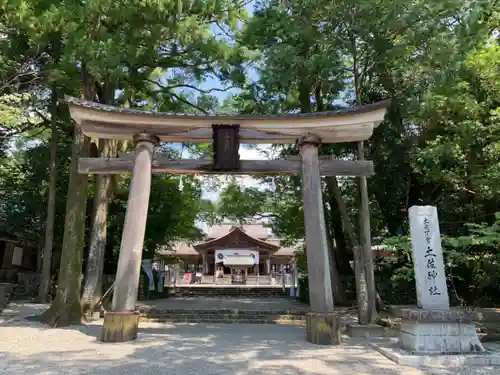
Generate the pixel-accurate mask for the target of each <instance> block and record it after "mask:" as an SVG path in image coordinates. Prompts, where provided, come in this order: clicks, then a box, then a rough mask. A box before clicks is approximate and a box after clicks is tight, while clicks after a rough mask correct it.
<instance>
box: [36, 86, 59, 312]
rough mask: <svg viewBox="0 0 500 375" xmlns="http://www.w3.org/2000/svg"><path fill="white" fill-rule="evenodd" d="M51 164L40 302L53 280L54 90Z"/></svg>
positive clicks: (52, 99) (53, 93)
mask: <svg viewBox="0 0 500 375" xmlns="http://www.w3.org/2000/svg"><path fill="white" fill-rule="evenodd" d="M50 132H51V134H50V162H49V199H48V202H47V218H46V223H45V244H44V249H43V255H42V273H41V277H40V285H39V287H38V302H40V303H45V302H48V298H49V292H50V281H51V280H52V275H51V274H52V272H51V265H52V246H53V243H54V220H55V216H56V181H57V168H56V151H57V92H56V90H55V89H52V94H51V98H50Z"/></svg>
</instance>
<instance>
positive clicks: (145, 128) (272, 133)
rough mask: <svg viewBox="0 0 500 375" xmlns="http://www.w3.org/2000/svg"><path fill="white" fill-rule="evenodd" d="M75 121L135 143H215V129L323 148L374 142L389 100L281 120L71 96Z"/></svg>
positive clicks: (95, 133) (91, 131) (247, 139)
mask: <svg viewBox="0 0 500 375" xmlns="http://www.w3.org/2000/svg"><path fill="white" fill-rule="evenodd" d="M66 101H67V103H68V105H69V109H70V112H71V116H72V117H73V119H74V120H75V121H76V123H77V124H78V126H80V127H81V129H82V131H83V132H84V133H85V134H86V135H88V136H91V137H98V138H105V139H132V137H133V136H134V134H137V133H140V132H147V133H150V134H154V135H157V136H158V137H159V138H160V140H162V141H164V142H199V143H200V142H201V143H210V142H212V125H222V124H238V125H240V134H239V136H240V140H241V143H294V142H295V141H296V139H297V138H299V137H301V136H305V135H308V134H310V133H314V134H316V135H318V136H320V137H321V139H322V141H323V142H324V143H335V142H352V141H361V140H366V139H368V138H370V137H371V135H372V133H373V129H374V128H375V127H377V126H378V125H379V124H380V122H382V120H383V119H384V116H385V113H386V110H387V108H388V106H389V104H390V101H389V100H386V101H381V102H377V103H372V104H367V105H362V106H357V107H350V108H342V109H338V110H335V111H327V112H313V113H296V114H279V115H227V114H223V115H192V114H179V113H165V112H156V111H149V110H140V109H130V108H119V107H114V106H109V105H104V104H100V103H95V102H91V101H86V100H81V99H76V98H72V97H67V98H66Z"/></svg>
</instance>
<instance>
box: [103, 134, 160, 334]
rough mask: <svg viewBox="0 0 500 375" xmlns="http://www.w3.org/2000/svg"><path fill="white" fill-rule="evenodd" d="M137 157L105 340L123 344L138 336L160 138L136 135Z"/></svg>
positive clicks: (104, 327)
mask: <svg viewBox="0 0 500 375" xmlns="http://www.w3.org/2000/svg"><path fill="white" fill-rule="evenodd" d="M134 143H135V155H134V166H133V170H132V180H131V182H130V189H129V196H128V202H127V209H126V213H125V223H124V225H123V233H122V241H121V245H120V254H119V257H118V267H117V271H116V279H115V289H114V293H113V303H112V308H111V311H110V312H108V313H107V314H106V315H105V318H104V325H103V334H102V337H101V339H102V341H109V342H120V341H129V340H134V339H135V338H136V337H137V326H138V324H139V313H138V312H137V311H136V309H135V305H136V302H137V293H138V284H139V276H140V271H141V259H142V247H143V242H144V232H145V230H146V220H147V216H148V205H149V195H150V190H151V165H152V160H153V154H154V149H155V146H156V145H157V144H158V143H159V139H158V137H156V136H154V135H151V134H147V133H140V134H137V135H136V136H134Z"/></svg>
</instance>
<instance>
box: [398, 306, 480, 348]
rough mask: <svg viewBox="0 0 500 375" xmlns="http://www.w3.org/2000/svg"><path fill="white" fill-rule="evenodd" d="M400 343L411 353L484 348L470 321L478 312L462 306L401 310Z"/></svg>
mask: <svg viewBox="0 0 500 375" xmlns="http://www.w3.org/2000/svg"><path fill="white" fill-rule="evenodd" d="M401 318H402V321H401V331H400V336H399V340H400V344H401V345H402V347H403V348H404V349H405V350H407V351H409V352H412V353H413V354H472V353H481V352H484V348H483V346H482V344H481V343H480V342H479V338H478V336H477V333H476V328H475V326H474V323H473V322H472V321H473V319H475V318H480V314H478V313H473V312H466V311H463V310H422V309H402V310H401Z"/></svg>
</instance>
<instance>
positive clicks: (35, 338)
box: [0, 304, 499, 375]
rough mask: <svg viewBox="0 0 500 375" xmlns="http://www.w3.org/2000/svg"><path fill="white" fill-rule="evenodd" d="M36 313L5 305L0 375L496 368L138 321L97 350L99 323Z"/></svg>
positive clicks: (274, 333)
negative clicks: (134, 331)
mask: <svg viewBox="0 0 500 375" xmlns="http://www.w3.org/2000/svg"><path fill="white" fill-rule="evenodd" d="M37 309H38V310H41V309H43V306H39V305H38V306H37V305H29V304H11V306H9V308H7V309H6V310H5V311H4V314H3V316H2V317H0V318H1V319H0V374H46V375H55V374H65V375H71V374H99V375H127V374H138V375H139V374H140V375H142V374H144V375H147V374H168V375H176V374H182V375H191V374H214V375H247V374H248V375H250V374H251V375H271V374H273V375H274V374H283V375H305V374H311V375H320V374H321V375H322V374H325V375H336V374H342V375H351V374H352V375H353V374H366V375H379V374H380V375H382V374H384V375H399V374H401V375H403V374H404V375H424V374H426V375H427V374H429V375H430V374H439V375H451V374H454V375H459V374H460V375H466V374H475V375H487V374H488V375H489V374H491V375H493V374H495V373H497V374H498V371H499V369H498V368H496V369H494V368H474V369H470V368H461V369H449V368H447V369H432V370H430V369H413V368H408V367H402V366H399V365H396V364H394V363H393V362H391V361H390V360H388V359H387V358H385V357H384V356H382V355H380V354H378V353H377V352H375V351H374V350H372V349H371V348H369V347H368V346H367V345H366V344H364V343H363V342H362V341H356V340H346V343H345V344H343V345H340V346H334V347H319V346H314V345H311V344H308V343H307V342H305V339H304V329H303V328H300V327H293V326H278V325H223V324H220V325H219V324H216V325H211V324H193V325H186V324H184V325H181V324H176V325H168V324H161V323H149V322H148V323H146V322H142V323H141V327H140V333H139V338H138V339H137V340H136V341H133V342H130V343H120V344H104V343H101V342H99V341H98V340H97V339H96V337H97V336H98V334H99V332H100V324H101V323H99V322H98V323H95V324H90V325H87V326H79V327H71V328H66V329H49V328H47V327H45V326H43V325H42V324H40V323H36V322H29V321H25V320H22V317H23V316H27V315H29V314H33V312H34V311H35V310H37Z"/></svg>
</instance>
